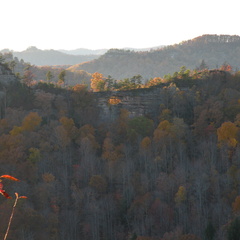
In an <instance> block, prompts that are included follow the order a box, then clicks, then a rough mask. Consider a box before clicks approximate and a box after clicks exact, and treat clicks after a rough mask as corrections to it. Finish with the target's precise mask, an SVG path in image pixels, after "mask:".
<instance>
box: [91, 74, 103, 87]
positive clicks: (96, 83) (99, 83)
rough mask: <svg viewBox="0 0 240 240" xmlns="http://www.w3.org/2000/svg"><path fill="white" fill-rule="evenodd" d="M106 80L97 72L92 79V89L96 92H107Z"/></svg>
mask: <svg viewBox="0 0 240 240" xmlns="http://www.w3.org/2000/svg"><path fill="white" fill-rule="evenodd" d="M105 84H106V79H105V78H104V77H103V75H102V74H101V73H98V72H95V73H93V75H92V79H91V88H92V90H93V91H94V92H100V91H104V90H105Z"/></svg>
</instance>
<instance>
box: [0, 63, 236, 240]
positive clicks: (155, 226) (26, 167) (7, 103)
mask: <svg viewBox="0 0 240 240" xmlns="http://www.w3.org/2000/svg"><path fill="white" fill-rule="evenodd" d="M0 66H1V68H2V69H4V68H5V69H7V71H6V72H8V74H9V71H10V69H9V67H10V66H11V65H9V64H8V65H7V64H0ZM3 73H4V71H2V74H3ZM10 75H11V74H10ZM26 79H27V78H22V79H21V80H20V79H19V80H17V81H13V82H10V83H8V84H6V83H3V82H1V75H0V82H1V86H0V90H1V91H0V93H1V94H0V95H1V112H2V114H1V116H2V118H1V120H0V163H1V165H0V169H1V175H2V174H10V175H12V176H15V177H17V178H18V179H20V180H21V182H11V183H10V182H9V181H7V180H5V181H4V185H5V188H6V190H7V192H8V193H9V194H10V195H11V196H12V197H13V199H5V198H4V197H1V198H0V208H1V211H0V238H3V235H4V232H5V230H6V228H7V222H8V219H9V215H10V212H11V207H12V205H13V202H14V193H15V192H18V193H19V194H21V195H24V196H27V197H28V198H27V199H24V200H21V201H19V205H18V206H17V208H16V210H15V215H14V219H13V224H12V227H11V229H10V233H9V239H12V240H14V239H19V240H32V239H34V240H43V239H56V240H61V239H62V240H63V239H64V240H74V239H76V240H77V239H83V240H126V239H127V240H136V239H137V240H160V239H161V240H170V239H180V240H185V239H189V240H199V239H206V240H213V239H223V240H224V239H228V240H233V239H239V229H240V219H239V214H240V174H239V173H240V146H239V141H240V73H239V72H238V71H233V70H232V68H231V66H230V65H223V66H221V68H219V69H215V70H208V69H207V68H204V64H203V66H202V68H201V69H199V70H194V71H193V70H189V69H186V68H185V67H182V68H181V69H180V71H178V72H175V73H174V74H173V75H168V76H166V78H153V79H150V80H149V81H147V82H146V83H144V84H143V83H141V81H140V80H141V77H139V76H135V77H132V78H129V79H128V81H127V80H124V81H115V82H114V81H112V79H110V78H104V77H103V75H102V74H100V73H95V74H93V75H92V79H91V87H92V91H89V90H88V88H87V86H86V85H84V84H77V85H75V86H72V87H69V86H65V85H64V84H53V83H51V82H47V81H46V82H37V83H36V84H34V85H32V84H29V82H28V81H26ZM63 79H64V78H63ZM110 80H111V81H110ZM110 83H111V84H110ZM146 88H147V89H148V90H149V94H151V90H152V89H158V90H159V93H158V94H159V98H160V99H161V104H159V105H158V106H157V109H156V111H154V112H155V115H147V114H145V115H144V114H138V112H135V113H134V114H135V115H134V116H133V115H132V113H131V112H129V111H128V110H127V109H126V108H124V107H123V108H121V109H120V111H119V114H118V116H117V117H116V118H114V119H112V120H111V121H108V122H103V121H101V120H100V119H99V115H100V112H101V111H102V109H101V107H100V106H99V99H98V97H99V95H98V93H95V92H99V91H103V92H104V91H105V92H106V93H109V92H110V91H112V93H113V94H114V92H116V91H117V92H120V91H124V92H125V93H126V92H129V93H131V92H132V91H134V93H135V94H136V95H137V94H140V93H141V91H143V90H144V89H146ZM152 101H153V102H154V99H153V100H152ZM119 104H120V102H119V101H118V99H114V98H111V99H109V105H108V107H109V108H111V109H113V108H114V107H117V106H120V105H119ZM149 104H150V105H149V107H150V108H151V102H149ZM126 107H127V106H126Z"/></svg>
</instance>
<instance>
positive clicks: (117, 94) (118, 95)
mask: <svg viewBox="0 0 240 240" xmlns="http://www.w3.org/2000/svg"><path fill="white" fill-rule="evenodd" d="M163 91H164V89H163V88H146V89H136V90H131V91H113V92H98V93H94V94H95V96H96V101H97V105H98V106H99V108H100V119H101V120H102V121H104V122H111V121H113V120H115V119H116V118H117V117H118V116H119V114H120V109H122V108H124V109H126V110H128V111H129V112H130V117H138V116H149V117H153V116H158V115H159V113H160V105H161V104H162V103H164V99H163V95H162V94H163ZM111 99H114V100H117V101H115V102H116V103H114V104H111Z"/></svg>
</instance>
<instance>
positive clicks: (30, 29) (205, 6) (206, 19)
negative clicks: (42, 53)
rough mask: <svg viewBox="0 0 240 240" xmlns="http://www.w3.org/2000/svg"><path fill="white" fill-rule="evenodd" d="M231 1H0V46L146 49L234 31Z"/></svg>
mask: <svg viewBox="0 0 240 240" xmlns="http://www.w3.org/2000/svg"><path fill="white" fill-rule="evenodd" d="M237 2H238V1H237V0H228V1H224V2H223V1H219V0H201V1H200V0H198V1H196V0H121V1H120V0H41V1H40V0H0V16H1V24H0V29H1V39H0V50H1V49H5V48H8V49H10V50H14V51H23V50H25V49H27V48H28V47H30V46H35V47H37V48H39V49H42V50H44V49H55V50H58V49H65V50H73V49H77V48H88V49H102V48H107V49H110V48H124V47H132V48H148V47H155V46H160V45H171V44H175V43H180V42H182V41H185V40H189V39H192V38H195V37H198V36H201V35H203V34H230V35H240V27H239V9H238V3H237Z"/></svg>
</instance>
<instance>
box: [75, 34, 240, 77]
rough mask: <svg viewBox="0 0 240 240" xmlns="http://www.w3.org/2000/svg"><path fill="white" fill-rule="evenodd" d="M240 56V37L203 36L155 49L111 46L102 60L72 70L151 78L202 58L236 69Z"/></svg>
mask: <svg viewBox="0 0 240 240" xmlns="http://www.w3.org/2000/svg"><path fill="white" fill-rule="evenodd" d="M239 59H240V36H231V35H203V36H200V37H197V38H194V39H191V40H188V41H184V42H181V43H179V44H175V45H170V46H165V47H163V48H160V49H158V50H152V51H143V52H134V51H130V50H128V51H125V50H122V49H110V50H109V51H108V52H107V53H105V54H104V55H102V56H101V57H99V58H98V59H94V60H92V61H89V62H86V63H79V64H76V65H73V66H71V67H70V69H71V70H72V71H73V70H84V71H87V72H89V73H94V72H100V73H102V74H103V75H104V76H108V75H111V76H112V77H114V78H117V79H123V78H127V77H129V76H134V75H138V74H140V75H141V76H142V77H143V78H144V79H145V78H147V79H149V78H154V77H156V76H159V77H162V76H164V75H166V74H169V73H173V72H175V71H177V70H178V69H179V68H180V67H181V66H186V67H187V68H189V69H195V68H197V67H198V66H199V65H201V62H202V61H205V63H206V65H208V67H209V68H210V69H211V68H218V67H219V66H221V65H222V64H223V63H224V62H227V63H229V64H230V65H231V66H232V68H233V69H234V70H236V68H238V67H239V65H240V61H239Z"/></svg>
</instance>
